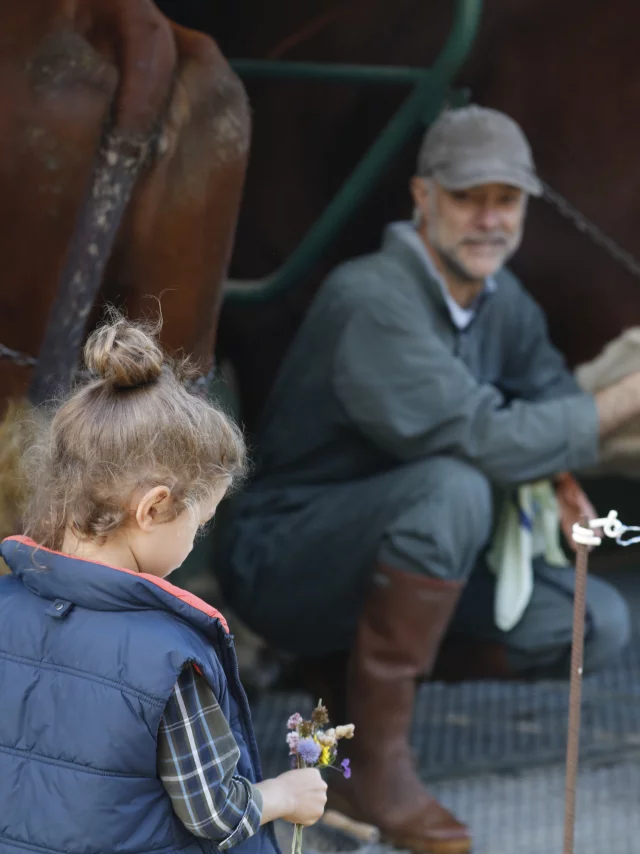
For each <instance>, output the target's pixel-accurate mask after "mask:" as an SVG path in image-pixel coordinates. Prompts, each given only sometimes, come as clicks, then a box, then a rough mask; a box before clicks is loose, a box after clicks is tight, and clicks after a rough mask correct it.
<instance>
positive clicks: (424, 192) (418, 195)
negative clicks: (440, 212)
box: [409, 175, 429, 222]
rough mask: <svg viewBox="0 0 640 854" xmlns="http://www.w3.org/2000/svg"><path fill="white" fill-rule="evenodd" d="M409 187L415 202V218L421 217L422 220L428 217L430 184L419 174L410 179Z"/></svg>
mask: <svg viewBox="0 0 640 854" xmlns="http://www.w3.org/2000/svg"><path fill="white" fill-rule="evenodd" d="M409 189H410V191H411V197H412V198H413V204H414V219H419V220H420V221H421V222H422V221H424V220H425V219H426V217H427V211H428V207H429V205H428V199H429V186H428V183H427V181H425V179H424V178H421V177H420V176H419V175H414V176H413V178H412V179H411V180H410V181H409Z"/></svg>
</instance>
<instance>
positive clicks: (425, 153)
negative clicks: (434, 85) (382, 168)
mask: <svg viewBox="0 0 640 854" xmlns="http://www.w3.org/2000/svg"><path fill="white" fill-rule="evenodd" d="M418 175H420V176H421V177H425V178H426V177H433V178H435V179H436V181H437V182H438V183H439V184H442V186H443V187H445V189H447V190H464V189H467V188H469V187H477V186H479V185H480V184H510V185H511V186H513V187H520V189H522V190H524V191H525V192H527V193H530V194H531V195H532V196H541V195H542V184H541V183H540V181H539V179H538V177H537V176H536V170H535V166H534V164H533V158H532V156H531V148H530V146H529V143H528V142H527V139H526V137H525V135H524V133H523V132H522V130H521V129H520V126H519V125H517V124H516V123H515V122H514V121H513V119H510V118H509V116H506V115H505V114H504V113H499V112H498V111H497V110H490V109H488V108H486V107H477V106H471V107H462V108H461V109H457V110H446V111H445V112H444V113H442V114H441V115H440V116H439V117H438V119H437V120H436V121H435V123H434V124H433V125H432V126H431V127H430V128H429V130H428V131H427V133H426V134H425V137H424V140H423V142H422V147H421V149H420V154H419V156H418Z"/></svg>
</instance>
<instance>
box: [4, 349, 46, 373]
mask: <svg viewBox="0 0 640 854" xmlns="http://www.w3.org/2000/svg"><path fill="white" fill-rule="evenodd" d="M0 359H9V361H11V362H13V364H14V365H19V367H21V368H32V367H33V366H34V365H37V364H38V360H37V359H36V358H35V357H34V356H30V355H29V354H28V353H20V352H19V351H18V350H12V349H11V347H5V346H4V344H0Z"/></svg>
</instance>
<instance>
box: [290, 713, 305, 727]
mask: <svg viewBox="0 0 640 854" xmlns="http://www.w3.org/2000/svg"><path fill="white" fill-rule="evenodd" d="M301 723H302V715H301V714H300V713H299V712H296V713H295V715H291V717H290V718H289V720H288V721H287V729H296V728H297V727H299V726H300V724H301Z"/></svg>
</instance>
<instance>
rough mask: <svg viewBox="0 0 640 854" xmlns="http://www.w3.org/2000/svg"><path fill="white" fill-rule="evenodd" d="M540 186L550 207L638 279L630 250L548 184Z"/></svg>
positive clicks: (638, 271)
mask: <svg viewBox="0 0 640 854" xmlns="http://www.w3.org/2000/svg"><path fill="white" fill-rule="evenodd" d="M542 187H543V189H544V198H545V200H546V201H547V202H549V204H550V205H552V207H554V208H555V209H556V210H557V211H558V213H559V214H560V215H561V216H563V217H564V218H565V219H568V220H569V222H571V223H573V225H574V226H575V227H576V228H577V229H578V231H581V232H583V234H586V235H587V236H588V237H590V238H591V240H592V241H593V242H594V243H595V244H596V245H597V246H599V247H600V248H601V249H604V251H605V252H606V253H607V254H608V255H610V256H611V257H612V258H613V259H614V261H616V262H617V263H618V264H620V266H621V267H624V268H625V270H628V272H629V273H631V274H632V275H633V276H635V277H636V278H638V279H640V261H638V260H637V259H636V258H634V257H633V255H632V254H631V253H630V252H627V251H626V249H623V248H622V247H621V246H619V245H618V244H617V243H616V242H615V240H612V239H611V237H609V236H608V235H607V234H605V233H604V231H602V229H601V228H599V227H598V226H597V225H596V224H595V223H593V222H591V220H589V219H587V218H586V216H584V215H583V214H581V213H580V211H579V210H577V209H576V208H574V206H573V205H572V204H571V202H568V201H567V200H566V199H565V198H564V196H561V195H560V193H558V192H556V191H555V190H553V189H552V188H551V187H550V186H549V185H548V184H545V183H544V181H543V182H542Z"/></svg>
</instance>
